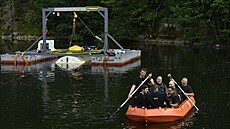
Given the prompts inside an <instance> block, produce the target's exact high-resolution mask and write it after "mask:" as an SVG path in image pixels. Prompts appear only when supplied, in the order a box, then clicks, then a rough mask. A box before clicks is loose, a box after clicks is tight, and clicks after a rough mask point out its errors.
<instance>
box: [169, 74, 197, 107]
mask: <svg viewBox="0 0 230 129" xmlns="http://www.w3.org/2000/svg"><path fill="white" fill-rule="evenodd" d="M168 78H171V80H172V81H173V82H174V83H175V84H176V85H177V86H178V88H179V89H180V90H181V92H182V93H183V94H184V95H185V96H186V98H187V99H188V100H189V101H190V102H191V103H192V105H193V106H194V107H195V108H196V110H197V111H199V108H198V107H197V106H196V105H195V103H193V101H192V100H191V99H190V98H189V97H188V96H187V95H186V94H185V92H184V91H183V90H182V88H181V87H180V85H178V84H177V82H176V81H175V80H174V79H173V78H172V75H171V74H168Z"/></svg>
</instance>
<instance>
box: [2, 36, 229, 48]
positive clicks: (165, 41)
mask: <svg viewBox="0 0 230 129" xmlns="http://www.w3.org/2000/svg"><path fill="white" fill-rule="evenodd" d="M38 38H39V36H33V35H24V36H22V35H16V36H14V35H11V36H3V35H2V36H1V39H2V40H16V41H35V40H37V39H38ZM47 39H54V40H55V39H56V40H59V39H58V38H55V37H47ZM62 40H64V39H62ZM134 42H144V44H145V45H153V44H155V45H195V46H214V47H215V48H219V47H222V46H224V47H230V45H227V44H218V43H216V44H202V43H191V42H190V41H188V40H178V39H143V38H141V39H137V38H136V39H135V40H134Z"/></svg>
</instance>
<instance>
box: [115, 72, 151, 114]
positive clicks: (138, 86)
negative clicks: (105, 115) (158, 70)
mask: <svg viewBox="0 0 230 129" xmlns="http://www.w3.org/2000/svg"><path fill="white" fill-rule="evenodd" d="M151 76H152V73H150V74H149V75H148V77H146V78H145V80H144V81H142V82H141V84H140V85H139V86H138V87H137V88H136V89H135V90H134V91H133V92H132V94H131V96H133V94H135V93H136V92H137V90H138V89H139V88H140V87H141V86H142V85H143V84H144V83H145V82H146V80H147V79H149V78H150V77H151ZM129 99H130V98H127V99H126V100H125V101H124V102H123V103H122V104H121V106H120V107H118V108H117V110H116V111H115V112H114V113H113V115H112V116H114V115H115V114H116V113H117V112H118V111H119V110H120V109H121V108H122V107H123V106H124V105H125V104H126V103H127V102H128V101H129Z"/></svg>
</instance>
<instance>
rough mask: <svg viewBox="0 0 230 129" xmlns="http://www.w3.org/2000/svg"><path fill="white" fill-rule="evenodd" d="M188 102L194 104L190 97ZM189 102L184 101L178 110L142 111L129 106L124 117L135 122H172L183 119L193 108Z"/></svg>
mask: <svg viewBox="0 0 230 129" xmlns="http://www.w3.org/2000/svg"><path fill="white" fill-rule="evenodd" d="M190 100H191V101H192V102H193V103H194V104H195V99H194V98H193V97H190ZM190 100H188V99H187V100H185V101H184V102H183V103H182V104H181V105H180V106H179V107H178V108H154V109H147V108H145V109H142V108H137V107H132V106H129V108H128V110H127V112H126V117H127V118H128V119H130V120H133V121H136V122H146V123H153V122H172V121H176V120H179V119H182V118H184V117H185V116H186V115H187V114H188V113H189V111H190V110H191V109H192V108H193V104H192V102H191V101H190Z"/></svg>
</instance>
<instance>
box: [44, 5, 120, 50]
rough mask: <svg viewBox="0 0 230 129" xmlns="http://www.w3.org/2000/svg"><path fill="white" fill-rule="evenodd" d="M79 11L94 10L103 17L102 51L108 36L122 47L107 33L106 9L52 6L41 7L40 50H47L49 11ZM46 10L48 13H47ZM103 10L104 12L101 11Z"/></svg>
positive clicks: (106, 44) (105, 47)
mask: <svg viewBox="0 0 230 129" xmlns="http://www.w3.org/2000/svg"><path fill="white" fill-rule="evenodd" d="M79 11H86V12H89V11H96V12H98V13H99V14H100V15H101V16H102V17H103V18H104V47H103V50H104V53H105V52H106V50H107V49H108V37H110V38H111V39H112V40H113V41H114V42H115V43H116V44H117V45H118V46H119V47H120V48H121V49H124V48H123V47H122V46H121V45H120V44H119V43H118V42H117V41H116V40H115V39H114V38H113V37H112V36H111V35H109V33H108V9H107V8H104V7H100V6H86V7H54V8H43V9H42V38H43V44H42V50H41V52H42V53H43V52H47V51H48V50H47V48H46V45H45V44H46V33H47V23H46V19H47V17H48V16H49V15H50V14H51V12H79ZM47 12H48V13H47ZM102 12H104V14H103V13H102Z"/></svg>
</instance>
